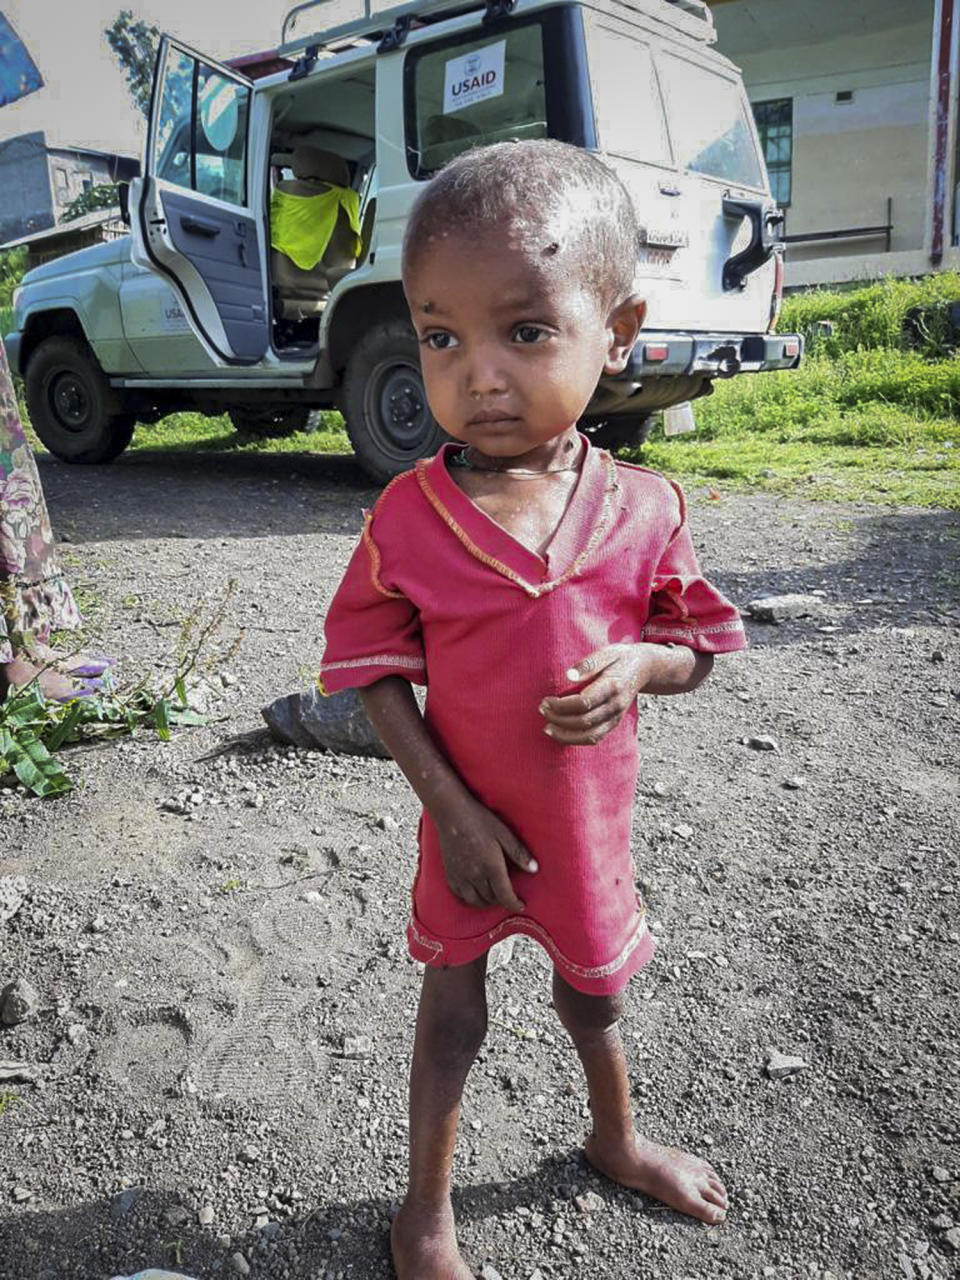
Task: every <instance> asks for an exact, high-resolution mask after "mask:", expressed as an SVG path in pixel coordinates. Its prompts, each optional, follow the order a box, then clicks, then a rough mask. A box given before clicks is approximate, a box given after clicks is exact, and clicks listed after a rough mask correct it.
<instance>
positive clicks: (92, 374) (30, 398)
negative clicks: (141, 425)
mask: <svg viewBox="0 0 960 1280" xmlns="http://www.w3.org/2000/svg"><path fill="white" fill-rule="evenodd" d="M24 383H25V386H26V393H27V409H28V411H29V414H30V423H31V425H32V426H33V429H34V431H35V432H36V433H37V435H38V436H39V437H40V439H41V440H42V441H43V443H44V445H45V446H46V447H47V448H48V449H49V450H50V452H51V453H52V454H55V455H56V457H58V458H60V459H61V460H62V461H63V462H80V463H95V462H112V461H113V459H114V458H115V457H116V456H117V455H118V454H120V453H123V451H124V449H125V448H126V447H127V445H128V444H129V443H130V440H131V439H132V437H133V428H134V425H135V422H136V419H135V418H134V415H133V414H132V413H125V412H123V411H122V400H121V399H120V397H118V395H117V394H116V392H114V391H113V389H112V388H111V387H110V384H109V383H108V382H107V379H106V378H105V377H104V375H103V370H102V369H101V368H100V366H99V365H98V364H97V362H96V359H95V358H94V356H93V354H92V352H91V351H90V350H89V348H88V347H86V346H85V345H84V344H83V343H82V342H79V341H78V340H77V339H76V338H61V337H54V338H45V339H44V340H43V341H42V342H41V343H40V344H39V346H38V347H37V348H36V350H35V351H34V352H33V354H32V355H31V357H30V361H29V363H28V365H27V372H26V377H25V378H24Z"/></svg>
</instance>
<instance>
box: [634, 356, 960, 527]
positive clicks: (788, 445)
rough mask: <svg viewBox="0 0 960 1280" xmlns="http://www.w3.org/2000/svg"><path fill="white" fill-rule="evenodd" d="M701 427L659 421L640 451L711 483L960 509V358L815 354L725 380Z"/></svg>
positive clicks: (707, 402)
mask: <svg viewBox="0 0 960 1280" xmlns="http://www.w3.org/2000/svg"><path fill="white" fill-rule="evenodd" d="M694 413H695V415H696V419H697V428H698V429H697V434H696V435H691V436H675V437H673V438H672V439H670V440H665V439H664V438H663V434H662V432H661V431H660V430H659V429H657V430H656V431H655V432H654V434H653V436H652V438H651V439H650V441H649V442H648V443H647V444H646V445H645V446H644V447H643V448H642V449H640V450H635V451H633V452H631V453H630V455H629V456H630V457H632V458H634V459H635V460H636V461H641V462H643V463H644V465H646V466H652V467H656V468H659V469H662V470H664V471H667V472H669V473H670V474H672V475H677V476H682V477H685V478H687V479H688V480H693V481H699V482H703V483H715V482H718V481H723V482H725V484H727V485H730V484H733V485H735V486H736V487H744V486H746V487H750V488H760V489H769V490H773V491H775V492H779V493H796V494H800V495H802V496H805V497H810V498H832V499H837V500H844V501H868V502H886V503H902V504H915V505H918V506H940V507H952V508H960V422H958V420H957V417H955V416H952V415H954V414H958V413H960V364H958V363H957V362H956V361H947V362H943V363H940V364H930V363H927V362H925V361H924V360H923V359H922V358H921V357H920V356H919V355H917V354H916V353H911V352H901V351H859V352H850V353H847V354H845V355H843V356H841V358H840V359H838V360H829V359H828V358H827V357H825V356H815V357H812V358H810V359H808V360H807V361H805V362H804V364H803V365H802V366H801V367H800V369H798V370H796V371H794V372H790V373H763V374H756V375H754V374H748V375H745V376H741V377H738V378H734V379H732V380H731V381H730V382H721V383H717V384H716V390H715V392H714V394H713V395H712V396H711V397H709V398H708V399H704V400H699V401H697V402H696V403H695V404H694Z"/></svg>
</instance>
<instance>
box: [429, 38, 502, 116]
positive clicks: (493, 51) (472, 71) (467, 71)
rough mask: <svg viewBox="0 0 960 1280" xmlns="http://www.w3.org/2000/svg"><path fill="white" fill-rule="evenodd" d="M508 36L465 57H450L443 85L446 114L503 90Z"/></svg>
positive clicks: (496, 95)
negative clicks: (506, 38)
mask: <svg viewBox="0 0 960 1280" xmlns="http://www.w3.org/2000/svg"><path fill="white" fill-rule="evenodd" d="M506 51H507V42H506V40H500V41H498V42H497V44H488V45H486V47H485V48H483V49H475V50H474V51H473V53H468V54H466V55H465V56H464V57H462V58H451V59H450V61H449V62H448V63H447V66H446V77H445V79H444V85H443V114H444V115H445V116H447V115H449V114H450V113H451V111H462V110H463V108H464V107H472V106H473V105H474V103H477V102H485V101H486V100H487V98H499V97H500V96H501V95H502V93H503V61H504V55H505V54H506Z"/></svg>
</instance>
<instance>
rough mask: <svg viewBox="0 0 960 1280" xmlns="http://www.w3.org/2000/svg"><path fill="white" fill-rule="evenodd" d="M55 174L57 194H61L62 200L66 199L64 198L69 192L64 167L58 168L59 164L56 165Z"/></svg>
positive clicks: (67, 177)
mask: <svg viewBox="0 0 960 1280" xmlns="http://www.w3.org/2000/svg"><path fill="white" fill-rule="evenodd" d="M56 175H57V195H58V196H61V197H62V198H63V199H64V200H66V198H67V197H68V196H69V194H70V178H69V176H68V174H67V171H66V169H62V168H60V166H59V165H58V166H57V169H56Z"/></svg>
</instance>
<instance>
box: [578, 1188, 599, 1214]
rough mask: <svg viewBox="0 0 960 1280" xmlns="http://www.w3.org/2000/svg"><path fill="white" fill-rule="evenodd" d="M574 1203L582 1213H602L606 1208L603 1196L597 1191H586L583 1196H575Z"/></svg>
mask: <svg viewBox="0 0 960 1280" xmlns="http://www.w3.org/2000/svg"><path fill="white" fill-rule="evenodd" d="M573 1203H574V1204H575V1205H576V1206H577V1208H578V1209H579V1210H580V1212H581V1213H600V1211H601V1210H602V1209H603V1208H604V1200H603V1197H602V1196H598V1195H597V1193H596V1191H585V1192H584V1193H583V1195H581V1196H574V1198H573Z"/></svg>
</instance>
